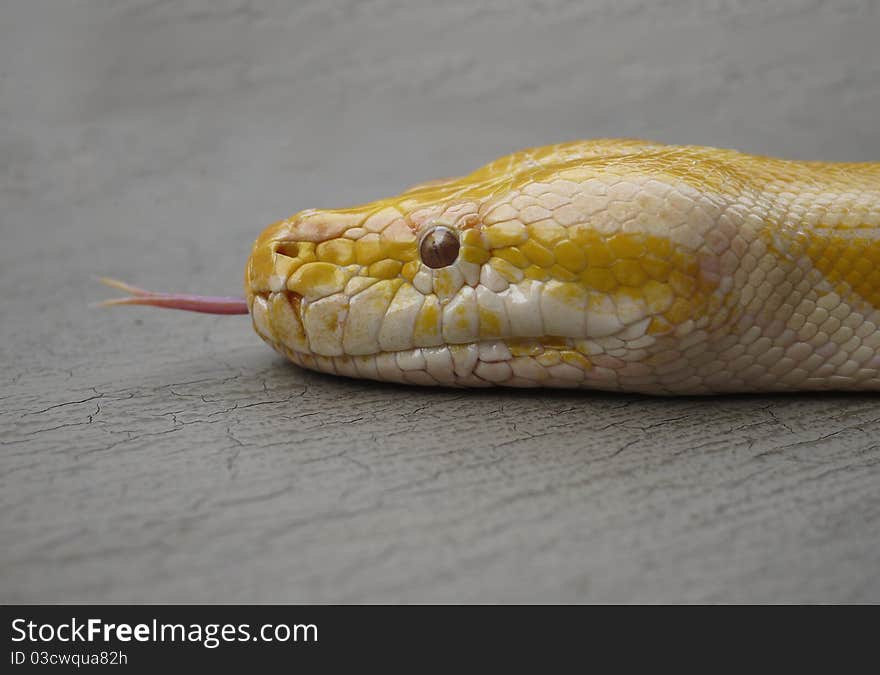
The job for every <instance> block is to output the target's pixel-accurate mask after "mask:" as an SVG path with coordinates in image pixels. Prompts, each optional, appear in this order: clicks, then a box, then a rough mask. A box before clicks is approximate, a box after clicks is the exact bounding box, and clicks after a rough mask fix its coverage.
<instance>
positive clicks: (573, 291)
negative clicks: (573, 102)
mask: <svg viewBox="0 0 880 675" xmlns="http://www.w3.org/2000/svg"><path fill="white" fill-rule="evenodd" d="M656 147H658V146H653V145H646V144H644V143H641V144H639V143H638V142H631V141H620V142H615V145H613V146H612V145H608V144H607V143H605V144H603V142H602V141H594V142H591V143H590V144H584V143H579V144H567V145H562V146H551V147H550V148H545V149H540V150H532V151H523V152H520V153H515V154H514V155H510V156H508V157H505V158H501V159H500V160H497V161H496V162H493V163H492V164H490V165H487V166H486V167H483V168H482V169H479V170H478V171H476V172H474V173H472V174H470V175H468V176H465V177H462V178H456V179H449V180H443V181H434V182H431V183H428V184H422V185H419V186H416V187H414V188H411V189H410V190H407V191H405V192H403V193H402V194H400V195H399V196H397V197H394V198H391V199H386V200H381V201H377V202H372V203H369V204H365V205H363V206H359V207H354V208H350V209H342V210H307V211H302V212H300V213H298V214H296V215H294V216H293V217H291V218H289V219H286V220H283V221H280V222H278V223H275V224H274V225H272V226H270V227H269V228H268V229H267V230H266V231H265V232H263V234H262V235H261V236H260V237H259V239H257V241H256V243H255V244H254V248H253V252H252V255H251V257H250V260H249V262H248V265H247V273H246V284H245V286H246V292H247V301H248V304H249V306H250V309H251V315H252V317H253V322H254V326H255V329H256V331H257V332H258V333H259V334H260V335H261V336H262V337H263V339H264V340H266V341H267V342H268V343H269V344H271V345H272V346H273V347H274V348H275V349H277V350H278V351H280V352H282V353H283V354H285V355H286V356H288V357H289V358H291V359H292V360H293V361H294V362H296V363H298V364H300V365H304V366H306V367H309V368H313V369H317V370H322V371H329V372H334V373H338V374H344V375H353V376H362V377H372V378H376V379H386V380H396V381H404V382H413V383H423V384H437V383H442V384H458V385H461V384H464V385H468V386H479V385H486V384H491V383H502V384H514V385H517V384H518V385H522V386H531V385H534V384H540V383H541V382H542V381H548V382H552V383H553V384H554V386H560V385H559V383H560V382H563V383H564V382H567V381H571V382H575V381H577V382H579V383H581V384H583V380H584V378H585V377H588V376H589V375H588V374H589V373H590V372H591V371H592V372H593V373H594V374H601V373H602V372H604V371H605V370H607V369H606V368H604V367H600V368H594V366H595V365H596V364H597V363H602V361H603V358H604V359H605V360H607V361H608V362H609V363H610V362H612V361H615V364H616V361H619V359H617V358H616V357H608V356H607V355H606V352H607V351H608V350H611V348H612V347H613V346H614V345H616V346H617V347H621V346H623V345H625V344H630V343H633V344H635V346H636V347H637V348H640V346H644V345H646V344H648V343H649V342H653V340H654V337H653V336H657V335H662V334H665V333H669V332H671V331H673V330H674V328H675V327H676V325H678V324H681V323H683V322H686V321H688V320H690V319H693V318H695V317H696V316H697V314H698V311H703V310H704V309H705V307H704V305H705V304H706V299H707V293H708V292H709V291H710V286H711V284H712V283H713V279H712V278H711V277H712V274H711V271H712V270H711V268H712V265H711V264H710V265H708V266H706V265H703V266H702V267H701V262H700V254H699V252H697V251H696V250H695V246H694V245H693V244H694V243H696V246H697V247H698V246H699V245H700V243H701V242H700V241H699V239H698V235H697V234H696V233H695V232H694V231H692V230H693V228H692V227H691V224H696V226H697V227H699V226H701V223H702V222H704V221H705V220H706V217H704V215H705V214H703V213H702V212H701V211H700V210H701V209H703V208H709V207H712V208H715V207H714V206H713V205H712V204H710V203H708V202H706V203H705V204H703V203H699V202H700V196H699V194H697V191H696V190H695V189H689V188H687V186H682V185H678V186H677V187H673V184H674V183H675V180H676V177H675V176H671V175H659V174H657V175H654V176H652V175H651V174H646V172H645V171H644V169H643V164H644V162H642V163H641V164H638V165H635V164H633V165H628V164H627V157H630V156H632V155H633V154H634V153H637V152H640V153H650V152H653V148H656ZM685 159H686V158H685ZM679 182H680V181H679ZM688 189H689V192H687V193H686V194H683V191H687V190H688ZM703 201H705V200H703ZM685 214H690V215H689V216H687V217H686V215H685ZM675 227H680V228H681V229H679V230H678V231H677V234H676V233H675V232H674V228H675ZM704 272H706V273H707V274H704ZM646 336H650V337H646ZM603 341H604V342H603ZM606 343H607V344H606ZM603 345H605V346H603ZM597 356H598V358H594V357H597ZM566 378H567V379H566Z"/></svg>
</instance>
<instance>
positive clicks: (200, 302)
mask: <svg viewBox="0 0 880 675" xmlns="http://www.w3.org/2000/svg"><path fill="white" fill-rule="evenodd" d="M99 281H100V282H101V283H102V284H106V285H107V286H111V287H112V288H116V289H118V290H120V291H124V292H126V293H129V294H130V295H129V297H127V298H113V299H112V300H104V302H101V303H98V304H99V305H100V306H102V307H110V306H113V305H147V306H150V307H165V308H166V309H182V310H183V311H185V312H201V313H203V314H247V313H248V306H247V302H246V301H245V299H244V298H231V297H221V296H211V295H190V294H188V293H155V292H153V291H145V290H144V289H143V288H138V287H137V286H131V285H129V284H127V283H125V282H124V281H119V280H118V279H110V278H108V277H102V278H101V279H99Z"/></svg>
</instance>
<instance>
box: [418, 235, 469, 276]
mask: <svg viewBox="0 0 880 675" xmlns="http://www.w3.org/2000/svg"><path fill="white" fill-rule="evenodd" d="M459 248H461V244H460V243H459V241H458V237H457V236H456V235H455V232H453V231H452V230H450V229H449V228H448V227H443V226H439V227H435V228H434V229H433V230H430V231H429V232H428V233H427V234H425V236H424V237H423V238H422V243H421V244H420V245H419V255H420V256H421V258H422V262H423V263H425V265H427V266H428V267H431V268H432V269H438V268H440V267H448V266H449V265H451V264H452V263H454V262H455V261H456V259H457V258H458V250H459Z"/></svg>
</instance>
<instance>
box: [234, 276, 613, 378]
mask: <svg viewBox="0 0 880 675" xmlns="http://www.w3.org/2000/svg"><path fill="white" fill-rule="evenodd" d="M301 303H302V298H301V297H300V296H299V295H298V294H296V293H291V292H289V291H280V292H270V293H257V294H253V295H252V296H251V307H252V312H251V313H252V317H253V321H254V327H255V328H256V331H257V333H258V334H259V335H260V336H261V337H262V338H263V340H265V341H266V342H267V343H268V344H269V345H270V346H272V347H273V348H274V349H275V350H276V351H278V352H279V353H281V354H282V355H284V356H285V357H287V358H288V359H289V360H291V361H292V362H293V363H295V364H297V365H299V366H302V367H304V368H308V369H310V370H316V371H320V372H325V373H330V374H334V375H342V376H347V377H353V378H367V379H372V380H381V381H390V382H399V383H403V384H417V385H443V386H453V387H455V386H461V387H489V386H496V385H505V386H514V387H516V386H519V387H535V386H541V385H542V384H544V383H546V384H548V385H549V384H551V383H552V386H571V387H578V386H584V385H585V384H586V383H587V381H588V380H590V379H591V378H594V373H591V368H592V364H591V362H590V359H589V358H588V356H586V355H585V354H584V353H582V352H581V351H578V348H577V347H576V343H577V341H576V340H574V339H570V338H565V337H558V336H556V337H554V336H543V337H540V338H508V339H500V338H495V339H482V340H481V339H478V340H473V341H470V342H465V343H460V344H458V343H456V344H452V343H438V344H433V345H429V346H413V347H407V348H403V349H388V350H383V349H377V350H376V351H374V352H370V353H365V354H349V353H346V352H344V350H341V349H340V348H339V345H335V347H336V348H335V349H334V350H333V351H332V353H326V352H328V351H330V350H325V353H319V352H318V351H316V350H315V349H313V348H312V345H311V344H310V340H309V339H308V337H307V336H306V335H305V331H304V328H303V323H302V317H301V312H300V309H301ZM598 372H599V371H597V373H598ZM560 383H562V384H560Z"/></svg>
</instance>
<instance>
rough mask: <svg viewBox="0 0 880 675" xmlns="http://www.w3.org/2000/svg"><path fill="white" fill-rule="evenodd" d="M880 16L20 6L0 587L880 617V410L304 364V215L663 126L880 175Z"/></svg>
mask: <svg viewBox="0 0 880 675" xmlns="http://www.w3.org/2000/svg"><path fill="white" fill-rule="evenodd" d="M878 34H880V9H878V3H875V2H870V1H868V0H865V1H863V2H856V1H849V0H774V1H773V2H770V3H768V2H762V1H747V0H737V1H735V0H716V1H714V2H707V3H691V2H673V1H671V0H665V1H649V0H639V1H635V0H597V1H592V2H590V1H587V2H562V1H555V0H554V1H550V0H546V1H544V2H534V3H526V2H504V1H499V0H494V1H490V0H480V1H468V2H450V3H423V2H386V1H382V0H364V1H354V0H352V1H348V2H330V1H326V2H324V1H322V2H298V3H291V2H287V1H286V0H275V1H273V2H269V1H266V2H257V1H256V0H255V1H253V2H247V1H246V0H220V1H209V0H204V1H199V2H196V1H186V2H167V1H158V0H154V1H138V0H125V1H116V0H113V1H111V0H75V1H71V2H60V1H59V2H47V1H45V0H40V1H37V0H30V1H28V2H5V3H3V4H2V6H0V228H2V229H0V233H2V246H0V287H2V294H0V357H2V364H3V372H2V375H0V378H2V380H0V381H2V391H0V408H2V412H0V444H2V445H0V542H2V543H0V600H2V601H30V602H35V601H40V602H44V601H151V602H157V601H344V602H351V601H353V602H357V601H384V602H394V601H563V602H573V601H613V602H639V601H645V602H654V601H771V602H780V601H781V602H787V601H880V573H878V571H880V445H878V441H877V438H878V432H880V402H878V399H877V397H875V396H816V395H809V396H808V395H804V396H778V397H748V396H745V397H727V398H713V399H678V400H656V399H649V398H640V397H630V396H611V395H595V394H578V393H570V392H563V393H545V392H521V391H493V392H459V391H443V390H435V391H428V390H420V389H407V388H402V387H392V386H383V385H377V384H373V383H362V382H355V381H347V380H343V379H334V378H330V377H323V376H319V375H315V374H310V373H307V372H303V371H300V370H297V369H296V368H294V367H292V366H288V365H286V364H285V363H284V362H283V361H282V360H280V358H279V357H277V356H276V355H275V354H274V353H272V352H270V351H269V350H268V349H267V348H266V347H265V346H264V345H263V344H262V343H261V342H260V341H259V340H258V339H257V338H256V336H255V335H254V334H253V333H252V332H251V328H250V326H249V325H248V321H247V320H246V319H245V318H243V317H230V318H218V317H204V316H195V315H185V314H179V313H173V312H169V313H162V312H157V311H151V310H147V309H141V310H136V309H129V310H118V311H99V310H94V309H89V308H88V306H87V304H88V303H89V302H90V301H93V300H96V299H101V298H105V297H109V295H111V293H109V292H107V290H106V289H103V288H102V287H100V286H99V285H97V284H96V283H95V282H94V281H93V279H92V275H94V274H107V275H113V276H118V277H121V278H124V279H127V280H130V281H131V282H133V283H139V284H143V285H147V286H150V287H156V288H158V289H167V290H188V291H192V292H208V293H218V294H219V293H229V294H238V293H240V281H241V277H242V272H243V265H244V261H245V258H246V256H247V253H248V250H249V246H250V243H251V241H252V240H253V238H254V237H255V236H256V235H257V233H258V232H259V231H260V230H261V229H262V227H263V226H264V225H266V224H267V223H269V222H271V221H273V220H275V219H277V218H279V217H282V216H285V215H288V214H290V213H292V212H294V211H297V210H299V209H301V208H306V207H311V206H342V205H346V204H351V203H355V202H358V201H362V200H367V199H371V198H374V197H377V196H382V195H385V194H389V193H395V192H397V191H399V190H400V189H401V188H403V187H405V186H407V185H409V184H411V183H413V182H416V181H418V180H422V179H427V178H431V177H439V176H446V175H452V174H458V173H461V172H463V171H466V170H468V169H470V168H473V167H475V166H477V165H479V164H481V163H483V162H484V161H487V160H489V159H492V158H494V157H495V156H496V155H499V154H502V153H504V152H507V151H509V150H512V149H516V148H519V147H522V146H526V145H533V144H543V143H549V142H554V141H559V140H563V139H571V138H578V137H591V136H624V135H630V136H644V137H649V138H655V139H658V140H662V141H667V142H683V143H702V144H714V145H722V146H733V147H737V148H740V149H744V150H750V151H758V152H764V153H771V154H779V155H785V156H789V157H795V158H814V159H828V160H880V51H878V42H877V35H878Z"/></svg>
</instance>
